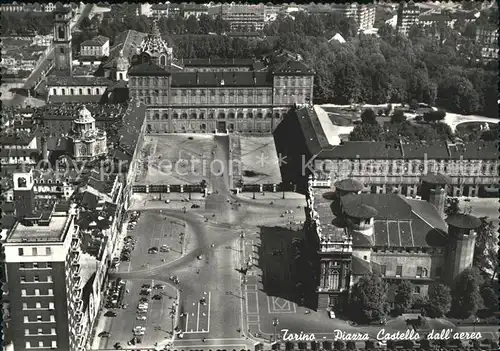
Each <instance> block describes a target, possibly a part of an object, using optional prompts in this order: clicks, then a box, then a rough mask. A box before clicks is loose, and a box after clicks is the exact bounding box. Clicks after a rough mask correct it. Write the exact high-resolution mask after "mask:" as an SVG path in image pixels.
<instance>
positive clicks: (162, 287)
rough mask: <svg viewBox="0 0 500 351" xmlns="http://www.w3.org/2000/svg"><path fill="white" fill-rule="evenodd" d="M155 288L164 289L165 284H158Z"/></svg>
mask: <svg viewBox="0 0 500 351" xmlns="http://www.w3.org/2000/svg"><path fill="white" fill-rule="evenodd" d="M153 288H154V289H158V290H163V289H165V285H161V284H156V285H155V286H154V287H153Z"/></svg>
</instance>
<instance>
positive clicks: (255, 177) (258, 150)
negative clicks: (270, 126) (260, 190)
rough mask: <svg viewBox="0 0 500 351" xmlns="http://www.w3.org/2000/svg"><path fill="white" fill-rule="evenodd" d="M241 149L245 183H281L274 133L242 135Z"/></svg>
mask: <svg viewBox="0 0 500 351" xmlns="http://www.w3.org/2000/svg"><path fill="white" fill-rule="evenodd" d="M239 149H240V150H239V154H240V155H239V156H240V160H241V165H242V166H241V167H242V173H243V174H242V175H243V183H245V184H279V183H281V171H280V168H279V164H278V154H277V151H276V146H275V145H274V137H273V136H272V135H269V136H267V135H266V136H240V137H239ZM236 154H237V153H235V156H236Z"/></svg>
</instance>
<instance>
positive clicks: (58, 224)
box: [7, 215, 70, 243]
mask: <svg viewBox="0 0 500 351" xmlns="http://www.w3.org/2000/svg"><path fill="white" fill-rule="evenodd" d="M69 218H70V217H69V216H68V215H65V216H53V217H52V218H51V220H50V222H49V225H47V226H41V225H32V226H30V225H25V224H23V223H21V222H20V221H18V222H17V223H16V225H15V226H14V228H12V230H11V231H10V233H9V236H8V237H7V243H16V242H25V243H36V242H48V241H62V239H63V237H64V234H65V230H64V229H65V227H66V223H67V222H68V220H69Z"/></svg>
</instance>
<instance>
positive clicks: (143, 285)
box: [142, 284, 151, 289]
mask: <svg viewBox="0 0 500 351" xmlns="http://www.w3.org/2000/svg"><path fill="white" fill-rule="evenodd" d="M142 288H143V289H149V288H151V284H142Z"/></svg>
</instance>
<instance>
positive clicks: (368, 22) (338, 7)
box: [331, 3, 375, 31]
mask: <svg viewBox="0 0 500 351" xmlns="http://www.w3.org/2000/svg"><path fill="white" fill-rule="evenodd" d="M331 8H332V9H333V10H334V11H336V12H340V13H342V14H343V15H344V16H346V17H347V18H351V19H353V20H354V21H355V22H356V24H357V26H358V30H359V31H364V30H368V29H372V28H373V25H374V24H375V6H374V5H360V4H356V3H346V4H334V5H331Z"/></svg>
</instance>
